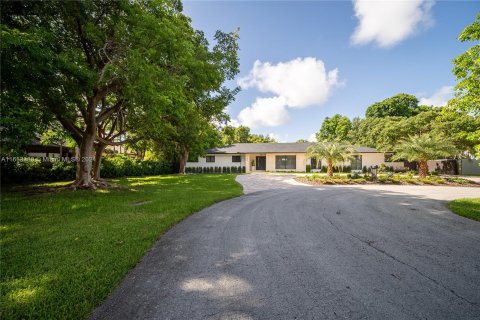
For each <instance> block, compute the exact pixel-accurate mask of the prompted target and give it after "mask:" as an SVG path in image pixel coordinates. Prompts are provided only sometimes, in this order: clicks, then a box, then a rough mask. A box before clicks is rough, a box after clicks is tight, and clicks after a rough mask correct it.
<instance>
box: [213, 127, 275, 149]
mask: <svg viewBox="0 0 480 320" xmlns="http://www.w3.org/2000/svg"><path fill="white" fill-rule="evenodd" d="M220 136H221V144H222V145H224V146H228V145H231V144H234V143H266V142H268V143H272V142H276V141H275V139H273V138H271V137H269V136H267V135H262V134H255V133H250V128H248V127H246V126H239V127H233V126H229V125H227V126H224V127H223V128H222V129H221V130H220Z"/></svg>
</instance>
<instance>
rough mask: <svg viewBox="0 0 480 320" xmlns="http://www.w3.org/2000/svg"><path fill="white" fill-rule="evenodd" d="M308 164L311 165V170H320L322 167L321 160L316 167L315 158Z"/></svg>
mask: <svg viewBox="0 0 480 320" xmlns="http://www.w3.org/2000/svg"><path fill="white" fill-rule="evenodd" d="M310 163H311V166H312V169H317V168H318V169H320V168H321V167H322V160H319V161H318V166H317V159H315V158H311V159H310Z"/></svg>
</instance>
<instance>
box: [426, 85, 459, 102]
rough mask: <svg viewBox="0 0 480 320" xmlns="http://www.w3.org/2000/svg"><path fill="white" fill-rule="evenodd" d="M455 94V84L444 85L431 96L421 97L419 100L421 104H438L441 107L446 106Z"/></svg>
mask: <svg viewBox="0 0 480 320" xmlns="http://www.w3.org/2000/svg"><path fill="white" fill-rule="evenodd" d="M452 96H453V86H443V87H441V88H440V89H439V90H437V91H436V92H435V93H433V95H432V96H431V97H427V98H425V97H424V98H421V99H420V101H419V104H420V105H425V106H436V107H441V106H445V105H446V104H447V102H448V100H450V99H451V98H452Z"/></svg>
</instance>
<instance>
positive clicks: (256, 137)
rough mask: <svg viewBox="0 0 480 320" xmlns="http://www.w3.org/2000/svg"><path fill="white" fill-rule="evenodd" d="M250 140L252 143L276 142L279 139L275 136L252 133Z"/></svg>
mask: <svg viewBox="0 0 480 320" xmlns="http://www.w3.org/2000/svg"><path fill="white" fill-rule="evenodd" d="M248 142H250V143H276V142H277V141H276V140H275V139H274V138H272V137H270V136H268V135H263V134H256V133H252V134H250V136H249V137H248Z"/></svg>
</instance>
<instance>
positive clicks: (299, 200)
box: [92, 175, 480, 319]
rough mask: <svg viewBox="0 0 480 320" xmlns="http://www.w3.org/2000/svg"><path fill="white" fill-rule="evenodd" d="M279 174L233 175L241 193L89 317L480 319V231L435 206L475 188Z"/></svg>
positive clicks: (157, 250)
mask: <svg viewBox="0 0 480 320" xmlns="http://www.w3.org/2000/svg"><path fill="white" fill-rule="evenodd" d="M249 176H252V177H253V178H252V177H249ZM270 176H271V177H270ZM243 177H245V178H243ZM278 177H282V176H277V177H276V176H275V175H243V176H239V180H240V181H241V182H242V181H243V183H250V184H249V185H248V187H247V188H246V190H247V191H249V193H248V194H246V195H245V196H242V197H238V198H235V199H231V200H228V201H224V202H221V203H218V204H215V205H213V206H211V207H209V208H207V209H204V210H202V211H201V212H199V213H197V214H194V215H192V216H191V217H190V218H188V219H186V220H184V221H183V222H182V223H180V224H179V225H177V226H176V227H174V228H173V229H171V230H170V231H169V232H167V233H166V234H165V235H164V236H162V238H161V239H160V240H159V241H158V242H157V243H156V244H155V245H154V247H153V248H152V249H151V250H150V251H149V252H148V253H147V254H146V256H145V257H144V258H143V260H142V261H141V262H140V263H139V264H138V265H137V266H136V267H135V268H134V269H133V270H132V271H131V272H130V273H129V274H128V276H127V277H126V278H125V279H124V281H123V282H122V283H121V284H120V286H119V287H118V288H117V289H116V290H115V292H114V293H113V294H112V295H111V296H110V297H109V298H108V299H107V300H106V301H105V303H104V304H103V305H102V306H100V307H99V308H98V309H96V310H95V311H94V313H93V315H92V319H479V315H480V223H479V222H475V221H472V220H467V219H465V218H462V217H459V216H457V215H454V214H452V213H451V212H450V211H449V210H448V209H447V208H446V206H445V202H444V201H442V200H441V199H447V198H448V197H447V195H450V197H451V195H452V194H454V195H455V194H456V195H457V197H461V196H465V195H468V194H469V192H474V194H475V192H476V193H477V196H478V191H476V190H479V189H476V190H475V191H472V190H471V188H452V187H445V188H438V187H437V191H436V193H433V195H432V194H430V193H429V192H428V188H431V187H412V188H413V189H408V188H406V189H405V188H402V189H398V188H397V189H395V188H393V189H388V188H387V189H385V188H384V189H381V188H371V187H370V186H365V187H358V186H355V187H349V186H344V187H312V186H303V185H299V184H292V183H291V181H289V180H292V177H288V176H287V177H284V178H283V179H282V178H278ZM242 179H247V181H249V182H245V180H242ZM248 179H252V180H248ZM255 179H257V180H259V181H256V180H255ZM262 179H267V181H263V180H262ZM272 180H278V181H276V182H272ZM254 182H256V186H257V187H254V186H253V187H252V183H254ZM249 188H250V189H249ZM419 188H423V189H419ZM465 189H469V190H470V191H469V190H465ZM412 190H413V191H412ZM439 190H445V191H439ZM432 192H433V191H432Z"/></svg>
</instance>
